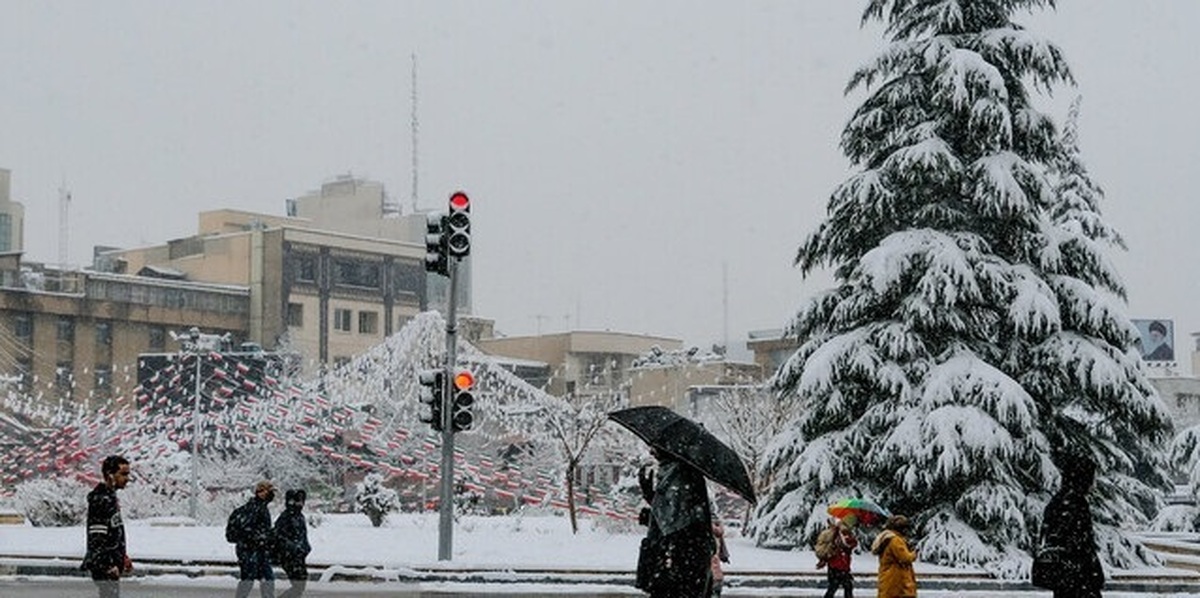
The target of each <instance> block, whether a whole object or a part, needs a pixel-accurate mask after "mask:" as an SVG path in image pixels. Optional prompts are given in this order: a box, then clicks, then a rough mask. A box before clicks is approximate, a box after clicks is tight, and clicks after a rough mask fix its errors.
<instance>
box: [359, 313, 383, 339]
mask: <svg viewBox="0 0 1200 598" xmlns="http://www.w3.org/2000/svg"><path fill="white" fill-rule="evenodd" d="M378 332H379V313H378V312H373V311H360V312H358V333H359V334H377V333H378Z"/></svg>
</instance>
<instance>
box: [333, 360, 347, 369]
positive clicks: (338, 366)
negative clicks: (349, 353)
mask: <svg viewBox="0 0 1200 598" xmlns="http://www.w3.org/2000/svg"><path fill="white" fill-rule="evenodd" d="M349 364H350V358H349V357H334V358H333V368H334V369H341V368H343V367H346V366H347V365H349Z"/></svg>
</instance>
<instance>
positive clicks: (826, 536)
mask: <svg viewBox="0 0 1200 598" xmlns="http://www.w3.org/2000/svg"><path fill="white" fill-rule="evenodd" d="M836 534H837V530H836V529H834V528H833V526H832V525H831V526H829V527H827V528H825V529H824V530H822V531H821V533H820V534H818V535H817V543H816V544H815V545H814V546H813V553H815V554H816V555H817V559H818V560H821V561H828V560H829V559H831V558H833V557H834V556H836V555H837V547H835V546H834V544H833V541H834V536H835V535H836Z"/></svg>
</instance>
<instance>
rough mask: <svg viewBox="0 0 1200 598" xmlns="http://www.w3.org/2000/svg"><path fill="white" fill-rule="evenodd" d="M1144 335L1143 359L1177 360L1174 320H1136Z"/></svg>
mask: <svg viewBox="0 0 1200 598" xmlns="http://www.w3.org/2000/svg"><path fill="white" fill-rule="evenodd" d="M1133 325H1134V326H1136V327H1137V329H1138V334H1140V335H1141V337H1142V347H1141V350H1142V359H1144V360H1146V361H1149V362H1155V361H1175V322H1174V321H1173V320H1134V321H1133Z"/></svg>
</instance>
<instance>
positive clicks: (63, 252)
mask: <svg viewBox="0 0 1200 598" xmlns="http://www.w3.org/2000/svg"><path fill="white" fill-rule="evenodd" d="M70 208H71V191H70V190H68V189H67V181H66V179H64V180H63V182H62V184H61V185H59V186H58V264H59V265H60V266H62V267H63V268H64V269H65V268H66V267H67V251H68V247H70V245H71V239H70V236H71V225H70V222H69V220H68V217H69V214H68V213H69V212H70Z"/></svg>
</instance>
